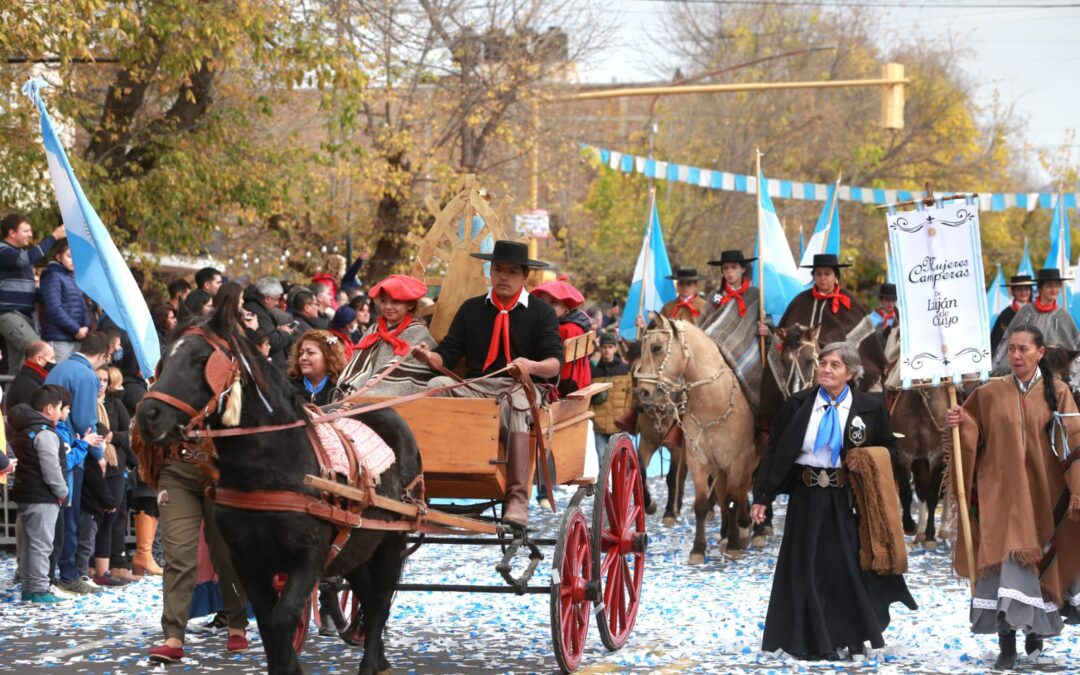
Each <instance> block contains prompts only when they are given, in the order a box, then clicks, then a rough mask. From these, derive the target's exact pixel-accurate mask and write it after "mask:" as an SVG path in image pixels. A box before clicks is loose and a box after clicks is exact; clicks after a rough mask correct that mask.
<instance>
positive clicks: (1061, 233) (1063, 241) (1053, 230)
mask: <svg viewBox="0 0 1080 675" xmlns="http://www.w3.org/2000/svg"><path fill="white" fill-rule="evenodd" d="M1062 201H1063V200H1062V199H1061V195H1060V194H1059V195H1058V199H1057V202H1056V203H1055V204H1054V216H1053V218H1051V219H1050V250H1049V251H1048V252H1047V254H1046V262H1045V263H1043V267H1052V268H1054V269H1057V270H1060V271H1061V276H1063V277H1064V276H1068V275H1069V258H1070V256H1071V255H1072V237H1071V235H1070V232H1069V229H1070V228H1069V215H1068V214H1067V213H1066V212H1065V207H1064V205H1063V204H1062ZM1025 252H1026V251H1025Z"/></svg>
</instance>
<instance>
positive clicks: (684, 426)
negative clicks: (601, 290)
mask: <svg viewBox="0 0 1080 675" xmlns="http://www.w3.org/2000/svg"><path fill="white" fill-rule="evenodd" d="M633 375H634V394H635V397H636V399H637V401H638V405H639V407H640V408H641V409H642V410H643V412H644V413H645V414H644V415H643V417H644V416H648V417H651V418H653V419H655V420H660V421H661V426H662V425H663V421H664V420H666V419H669V418H670V419H672V420H673V421H674V422H675V423H676V424H677V425H678V426H679V428H680V429H681V430H682V434H683V443H682V445H683V448H684V454H685V459H686V466H687V468H688V469H689V471H690V475H691V476H692V477H693V479H694V516H695V519H696V531H695V536H694V546H693V549H692V550H691V552H690V559H689V562H690V564H700V563H703V562H705V548H706V542H705V521H706V519H707V517H708V514H709V511H710V510H711V508H712V503H711V496H712V494H713V493H714V492H715V494H716V496H717V497H718V498H719V499H720V503H721V511H722V513H723V519H722V525H721V529H722V530H723V532H724V534H725V536H726V538H727V548H726V553H727V555H728V556H729V557H731V558H738V557H739V556H740V555H741V551H742V549H743V548H745V545H746V542H745V541H744V539H745V538H746V537H744V535H743V530H748V529H749V527H750V505H749V499H748V495H749V492H750V484H751V480H752V476H753V472H754V469H755V468H757V463H758V456H757V453H756V452H754V416H753V412H752V411H751V409H750V404H749V403H747V401H746V396H745V395H744V394H743V392H742V388H741V387H740V385H739V381H738V379H737V378H736V377H735V373H734V372H732V370H731V368H729V367H728V365H727V362H726V361H725V360H724V357H723V356H722V355H721V354H720V350H719V349H718V348H717V346H716V343H714V342H713V341H712V340H711V339H709V337H708V336H707V335H705V333H703V332H701V330H700V329H699V328H697V327H696V326H694V325H693V324H689V323H686V322H684V321H673V320H670V319H667V318H666V317H663V316H660V317H657V319H656V321H655V323H654V324H653V325H651V326H650V327H649V329H648V330H647V331H645V334H644V336H642V339H641V357H640V358H639V359H638V361H637V363H636V364H635V365H634V371H633ZM640 426H641V424H640V423H639V427H640ZM645 460H646V461H647V460H648V458H645ZM710 479H711V481H710Z"/></svg>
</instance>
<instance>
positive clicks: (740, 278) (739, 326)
mask: <svg viewBox="0 0 1080 675" xmlns="http://www.w3.org/2000/svg"><path fill="white" fill-rule="evenodd" d="M755 260H757V258H747V257H745V256H743V252H742V251H740V250H738V249H731V250H728V251H724V252H722V253H721V254H720V259H719V260H710V261H709V265H711V266H713V267H719V268H720V270H721V272H722V273H723V277H724V278H723V281H721V282H720V288H718V289H716V290H715V291H714V292H713V293H712V294H711V295H710V296H709V307H708V309H707V310H706V312H705V313H704V314H703V315H702V318H701V319H700V320H699V322H698V328H700V329H701V330H702V331H704V333H705V334H706V335H708V336H709V337H710V338H712V340H713V342H715V343H716V345H717V346H718V347H719V348H720V353H721V354H723V355H724V360H726V361H727V363H728V365H729V366H731V369H732V370H734V371H735V375H736V377H738V378H739V384H740V385H742V389H743V393H744V394H746V400H747V401H749V403H750V407H751V408H753V409H754V410H757V407H758V395H759V393H760V390H761V350H760V348H759V346H758V312H759V307H758V304H759V303H760V301H761V293H760V291H759V290H758V288H757V287H756V286H751V285H750V280H751V276H750V275H751V270H752V267H751V265H752V264H753V262H754V261H755Z"/></svg>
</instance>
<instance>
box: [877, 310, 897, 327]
mask: <svg viewBox="0 0 1080 675" xmlns="http://www.w3.org/2000/svg"><path fill="white" fill-rule="evenodd" d="M874 311H875V312H877V313H878V315H880V316H881V322H882V323H883V324H885V325H886V326H889V325H891V324H892V322H893V320H894V319H895V318H896V310H895V309H894V310H893V311H891V312H889V313H888V314H886V313H885V310H884V309H883V308H881V307H878V308H877V309H875V310H874Z"/></svg>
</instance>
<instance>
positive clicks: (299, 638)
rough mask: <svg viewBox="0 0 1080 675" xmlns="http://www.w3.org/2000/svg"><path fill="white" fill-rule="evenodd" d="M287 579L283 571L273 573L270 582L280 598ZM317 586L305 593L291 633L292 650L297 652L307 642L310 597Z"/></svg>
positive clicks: (311, 597)
mask: <svg viewBox="0 0 1080 675" xmlns="http://www.w3.org/2000/svg"><path fill="white" fill-rule="evenodd" d="M288 580H289V575H288V574H284V573H278V574H275V575H274V578H273V579H272V580H271V582H270V583H271V584H272V585H273V587H274V590H275V591H277V595H278V597H279V598H280V597H281V592H282V591H283V590H284V589H285V582H287V581H288ZM318 591H319V587H318V586H316V587H315V590H314V591H312V592H311V593H308V594H307V600H306V601H305V602H304V607H303V608H302V609H301V610H300V621H299V623H297V625H296V632H295V633H293V640H292V645H293V650H294V651H295V652H296V653H297V654H299V653H300V652H301V651H303V649H304V643H305V642H307V636H308V628H309V627H310V626H311V605H312V599H313V598H314V597H315V596H317V595H318Z"/></svg>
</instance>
